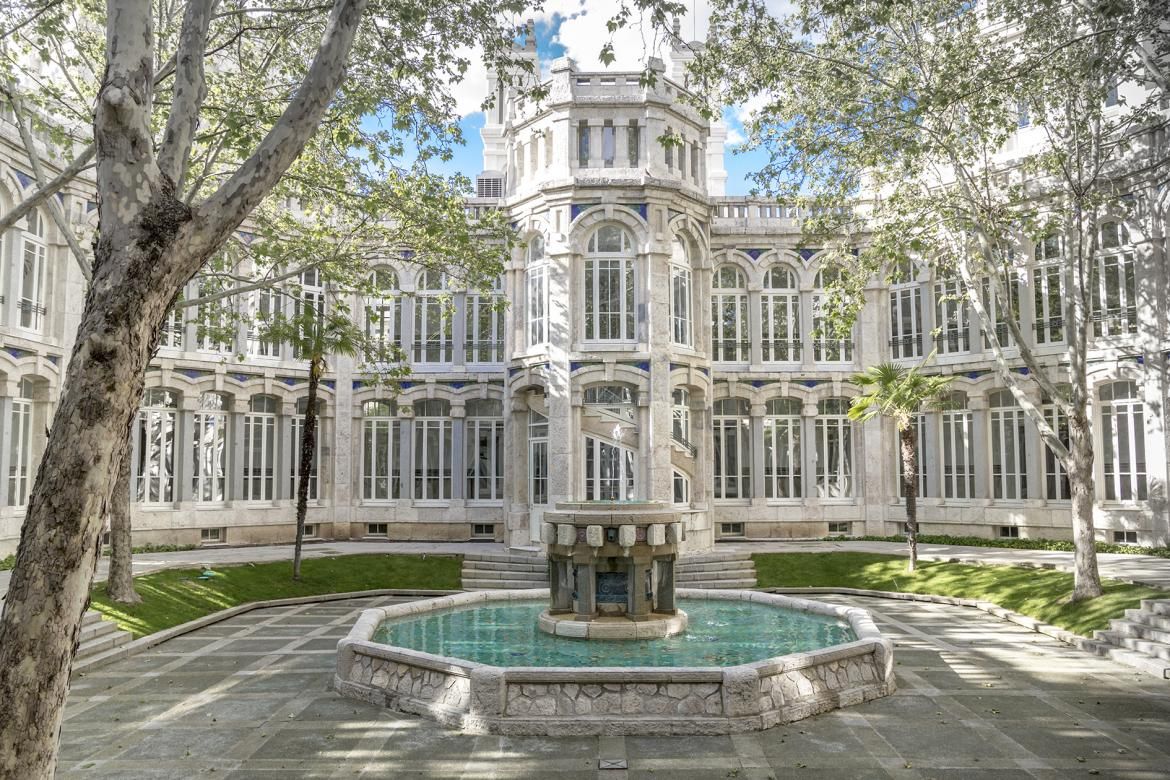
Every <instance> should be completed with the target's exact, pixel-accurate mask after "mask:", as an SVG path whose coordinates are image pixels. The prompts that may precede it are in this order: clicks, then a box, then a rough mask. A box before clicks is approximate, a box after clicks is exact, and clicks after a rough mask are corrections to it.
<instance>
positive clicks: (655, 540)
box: [646, 523, 666, 547]
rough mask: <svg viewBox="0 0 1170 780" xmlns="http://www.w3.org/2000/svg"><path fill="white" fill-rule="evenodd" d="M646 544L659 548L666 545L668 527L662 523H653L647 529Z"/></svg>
mask: <svg viewBox="0 0 1170 780" xmlns="http://www.w3.org/2000/svg"><path fill="white" fill-rule="evenodd" d="M646 544H648V545H650V546H651V547H658V546H660V545H663V544H666V526H664V525H663V524H662V523H653V524H651V525H650V526H649V527H647V529H646Z"/></svg>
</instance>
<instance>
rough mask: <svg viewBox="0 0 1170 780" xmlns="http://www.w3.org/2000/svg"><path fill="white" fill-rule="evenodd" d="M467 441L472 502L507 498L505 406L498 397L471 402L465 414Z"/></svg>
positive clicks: (468, 474)
mask: <svg viewBox="0 0 1170 780" xmlns="http://www.w3.org/2000/svg"><path fill="white" fill-rule="evenodd" d="M464 438H465V439H466V440H467V462H466V463H465V464H464V468H465V469H467V495H466V498H467V499H468V500H471V501H499V500H501V499H503V497H504V405H503V404H502V403H501V402H500V401H497V400H495V399H488V398H484V399H479V398H477V399H474V400H471V401H468V402H467V408H466V415H465V417H464Z"/></svg>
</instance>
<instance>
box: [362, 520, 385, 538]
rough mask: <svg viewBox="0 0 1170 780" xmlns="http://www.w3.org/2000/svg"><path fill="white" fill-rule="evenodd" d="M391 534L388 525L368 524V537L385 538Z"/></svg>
mask: <svg viewBox="0 0 1170 780" xmlns="http://www.w3.org/2000/svg"><path fill="white" fill-rule="evenodd" d="M388 533H389V526H387V525H386V523H366V536H385V535H386V534H388Z"/></svg>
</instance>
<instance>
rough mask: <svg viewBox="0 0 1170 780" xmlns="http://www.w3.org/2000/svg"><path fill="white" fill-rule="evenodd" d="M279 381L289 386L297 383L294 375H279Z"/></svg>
mask: <svg viewBox="0 0 1170 780" xmlns="http://www.w3.org/2000/svg"><path fill="white" fill-rule="evenodd" d="M280 381H281V382H284V383H285V384H286V385H288V386H290V387H291V386H292V385H295V384H296V383H297V378H296V377H295V376H285V377H281V378H280Z"/></svg>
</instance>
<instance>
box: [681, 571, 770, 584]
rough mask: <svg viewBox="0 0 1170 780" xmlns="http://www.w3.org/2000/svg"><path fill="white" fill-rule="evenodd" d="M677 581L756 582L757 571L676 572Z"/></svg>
mask: <svg viewBox="0 0 1170 780" xmlns="http://www.w3.org/2000/svg"><path fill="white" fill-rule="evenodd" d="M674 579H675V582H677V583H678V584H679V585H682V584H683V583H684V582H723V581H725V580H735V581H737V582H738V581H739V580H748V579H750V580H752V581H753V582H755V579H756V573H755V572H754V571H729V572H714V571H694V572H690V571H687V572H675V575H674Z"/></svg>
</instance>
